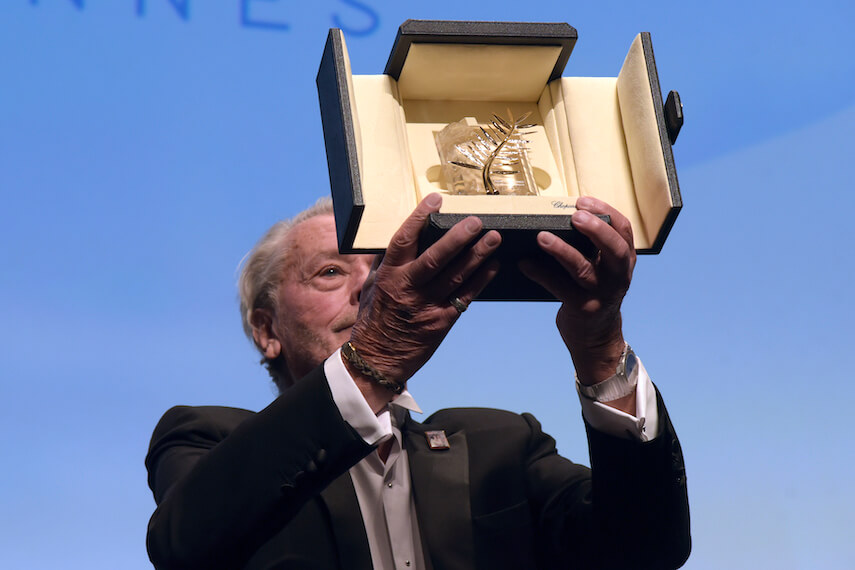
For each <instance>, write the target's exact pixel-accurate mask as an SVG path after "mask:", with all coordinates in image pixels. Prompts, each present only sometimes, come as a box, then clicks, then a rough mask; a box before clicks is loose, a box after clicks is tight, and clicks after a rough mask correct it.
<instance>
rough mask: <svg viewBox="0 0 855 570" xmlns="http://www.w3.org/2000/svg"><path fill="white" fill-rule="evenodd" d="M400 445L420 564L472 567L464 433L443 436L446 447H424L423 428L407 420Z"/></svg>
mask: <svg viewBox="0 0 855 570" xmlns="http://www.w3.org/2000/svg"><path fill="white" fill-rule="evenodd" d="M405 427H406V429H405V430H404V446H405V447H406V449H407V455H408V456H409V462H410V477H411V479H412V485H413V497H414V499H415V503H416V512H417V514H418V519H419V530H420V531H421V535H422V542H423V544H424V552H425V558H428V559H429V560H427V561H426V562H427V563H428V564H430V563H431V562H432V563H433V564H432V565H433V567H434V568H435V569H436V570H471V569H472V568H475V551H474V548H473V541H472V514H471V512H470V507H469V448H468V445H467V441H466V434H465V432H463V431H458V432H455V433H452V434H446V435H447V437H448V443H449V445H450V449H447V450H432V449H430V448H429V447H428V444H427V439H426V438H425V435H424V433H425V430H426V429H428V428H430V429H441V426H439V427H438V426H435V425H431V426H424V425H422V424H420V423H418V422H416V421H413V420H412V419H411V418H407V421H406V423H405Z"/></svg>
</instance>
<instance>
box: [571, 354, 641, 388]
mask: <svg viewBox="0 0 855 570" xmlns="http://www.w3.org/2000/svg"><path fill="white" fill-rule="evenodd" d="M636 384H638V358H637V357H636V356H635V353H634V352H633V351H632V347H630V346H629V345H628V344H627V345H626V347H624V349H623V352H622V353H621V355H620V360H619V361H618V365H617V369H616V370H615V374H614V376H610V377H609V378H606V379H605V380H603V381H602V382H597V383H596V384H592V385H590V386H586V385H584V384H581V383H580V382H579V377H578V376H577V377H576V385H577V387H578V389H579V393H580V394H582V395H583V396H585V397H586V398H588V399H589V400H596V401H597V402H611V401H612V400H617V399H618V398H623V397H624V396H628V395H629V394H632V391H633V390H635V386H636Z"/></svg>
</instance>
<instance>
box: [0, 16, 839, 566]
mask: <svg viewBox="0 0 855 570" xmlns="http://www.w3.org/2000/svg"><path fill="white" fill-rule="evenodd" d="M406 18H435V19H477V20H529V21H567V22H569V23H570V24H572V25H573V26H575V27H576V28H577V29H578V31H579V42H578V43H577V46H576V49H575V51H574V53H573V56H572V57H571V59H570V62H569V64H568V66H567V69H566V71H565V74H567V75H580V76H584V75H601V76H602V75H605V76H614V75H616V74H617V71H618V70H619V68H620V65H621V63H622V61H623V58H624V56H625V55H626V51H627V49H628V47H629V44H630V42H631V40H632V39H633V37H634V36H635V34H636V33H638V32H640V31H643V30H644V31H649V32H651V33H652V38H653V44H654V47H655V50H656V58H657V64H658V67H659V74H660V80H661V83H662V87H663V89H664V90H665V91H666V92H667V91H668V90H670V89H677V90H679V91H680V94H681V96H682V99H683V103H684V106H685V115H686V125H685V127H684V129H683V132H682V133H681V135H680V140H679V141H678V143H677V145H676V146H675V157H676V161H677V165H678V171H679V176H680V183H681V188H682V193H683V198H684V203H685V207H684V209H683V211H682V213H681V214H680V216H679V218H678V220H677V223H676V226H675V227H674V230H673V231H672V233H671V236H670V238H669V240H668V243H667V244H666V246H665V248H664V250H663V252H662V254H661V255H659V256H652V257H643V258H642V259H641V260H640V261H639V264H638V267H637V270H636V274H635V280H634V283H633V287H632V290H631V291H630V294H629V296H628V298H627V300H626V303H625V310H624V316H625V333H626V337H627V339H628V340H629V341H630V342H631V343H632V344H633V346H634V348H635V349H636V350H637V352H638V353H639V355H640V356H641V357H642V359H643V360H644V362H645V364H646V366H647V368H648V370H649V371H650V373H651V375H652V376H653V378H654V381H655V382H656V383H657V385H658V386H659V388H660V389H661V391H662V393H663V395H664V397H665V399H666V402H667V404H668V406H669V410H670V412H671V416H672V419H673V421H674V423H675V425H676V426H677V429H678V432H679V434H680V436H681V439H682V442H683V446H684V450H685V454H686V463H687V469H688V481H689V490H690V499H691V507H692V522H693V537H694V551H693V554H692V558H691V559H690V561H689V562H688V564H687V566H686V567H687V568H693V569H707V568H708V569H720V568H746V569H753V568H761V567H764V568H784V569H787V568H852V567H855V548H853V547H852V541H851V536H852V529H853V528H855V493H853V491H852V485H851V482H852V476H851V470H852V468H853V466H855V451H853V445H852V439H851V435H850V434H851V427H852V422H851V420H850V415H851V414H850V412H851V408H852V402H853V400H855V387H853V384H855V383H853V381H852V364H851V363H852V348H851V347H852V340H853V334H852V332H851V323H852V320H853V318H855V307H853V300H852V297H853V296H852V293H851V290H850V289H851V283H852V282H853V277H855V275H853V268H852V265H853V253H852V248H851V245H850V244H851V243H852V241H853V238H855V231H853V224H852V223H851V220H850V217H851V212H852V209H853V206H855V199H853V187H852V184H851V182H850V181H849V176H848V175H847V174H846V168H848V167H849V166H850V165H851V164H852V162H853V158H855V153H853V150H855V149H853V143H852V133H853V132H855V80H853V75H855V63H853V58H851V56H850V53H849V52H850V49H849V48H850V44H851V26H852V23H853V22H855V8H853V4H852V3H851V2H848V1H836V2H835V1H831V0H816V1H813V2H769V1H762V2H757V3H749V2H745V1H740V2H737V1H732V0H726V1H719V2H716V3H704V4H700V3H698V4H692V5H688V3H684V4H679V3H673V2H660V1H649V2H615V1H601V2H596V3H594V2H591V3H587V4H584V5H583V4H582V3H579V5H575V6H574V5H573V4H572V3H570V4H568V3H567V2H557V1H556V2H552V1H549V2H546V1H544V2H537V3H532V2H519V1H513V2H511V1H505V0H501V1H496V2H491V3H489V4H488V5H484V6H482V5H481V3H476V2H460V1H459V0H456V1H453V2H452V1H447V0H434V1H431V2H419V3H412V4H411V5H410V4H409V3H407V2H385V1H382V0H359V1H357V0H317V1H315V2H311V3H304V2H296V1H293V0H282V1H277V0H220V1H213V0H209V1H207V2H202V1H199V0H111V1H108V0H4V1H3V2H2V5H0V54H2V55H0V197H2V200H0V299H2V300H0V347H2V348H0V405H2V412H0V457H2V469H0V567H3V568H87V569H88V568H105V569H112V568H130V569H132V568H147V567H148V561H147V557H146V553H145V545H144V537H145V529H146V523H147V521H148V518H149V516H150V514H151V512H152V510H153V508H154V502H153V500H152V498H151V495H150V493H149V491H148V489H147V488H146V481H145V469H144V467H143V457H144V455H145V452H146V448H147V445H148V438H149V436H150V433H151V430H152V429H153V427H154V425H155V423H156V422H157V420H158V418H159V417H160V415H161V414H162V413H163V412H164V411H165V410H166V409H167V408H168V407H170V406H172V405H174V404H178V403H183V404H223V405H232V406H241V407H248V408H252V409H260V408H262V407H264V406H265V405H266V404H267V403H268V402H269V401H270V400H271V399H272V398H273V395H274V393H273V389H272V387H271V385H270V383H269V381H268V379H267V377H266V374H265V373H264V371H263V370H262V369H261V368H260V367H259V366H258V365H257V356H256V355H255V354H254V352H253V350H252V348H251V346H250V344H249V343H248V342H247V341H246V340H245V338H244V337H243V336H242V332H241V329H240V324H239V315H238V310H237V302H236V293H235V281H236V275H237V274H236V268H237V266H238V263H239V261H240V259H241V258H242V256H243V255H244V254H245V253H246V251H247V250H248V249H249V248H250V247H251V246H252V245H253V243H254V242H255V240H256V239H257V238H258V237H259V236H260V235H261V233H262V232H263V231H264V230H265V229H266V228H267V227H268V226H269V225H270V224H272V223H273V222H274V221H275V220H277V219H279V218H282V217H287V216H290V215H293V214H294V213H296V212H297V211H299V210H300V209H302V208H304V207H306V206H308V205H309V204H311V203H312V202H314V200H315V199H316V197H318V196H320V195H322V194H325V193H327V192H328V191H329V190H328V179H327V171H326V161H325V156H324V150H323V140H322V133H321V126H320V120H319V114H318V106H317V95H316V91H315V85H314V77H315V73H316V71H317V65H318V63H319V61H320V55H321V51H322V49H323V44H324V41H325V38H326V33H327V29H328V28H329V27H331V26H340V27H343V28H345V29H346V33H347V38H348V47H349V49H350V55H351V59H352V63H353V70H354V73H358V74H374V73H381V72H382V70H383V67H384V65H385V61H386V57H387V55H388V53H389V50H390V48H391V44H392V41H393V39H394V35H395V32H396V29H397V26H398V25H399V24H400V23H401V22H402V21H403V20H405V19H406ZM846 38H850V40H846ZM556 308H557V307H556V305H554V304H523V303H517V304H514V303H504V304H495V303H494V304H484V303H480V304H475V305H474V306H473V307H472V308H471V310H470V311H469V312H467V313H466V315H465V318H462V319H461V320H460V322H459V323H458V326H457V327H456V328H455V329H454V330H453V331H452V333H451V335H450V336H449V337H448V339H447V340H446V342H445V344H444V345H443V346H442V348H441V349H440V350H439V351H438V353H437V354H436V356H435V357H434V359H433V360H431V362H430V363H429V364H428V365H427V366H426V367H425V369H424V370H423V371H422V372H421V373H419V375H417V376H416V377H415V378H414V379H413V381H412V383H411V385H412V389H413V391H414V393H415V394H416V396H417V398H418V400H419V403H420V404H421V406H422V407H423V408H424V409H425V410H426V411H432V410H435V409H438V408H440V407H444V406H449V405H484V406H496V407H501V408H507V409H511V410H515V411H531V412H534V413H535V414H536V415H537V416H538V417H539V418H540V419H541V420H542V422H543V424H544V425H545V427H546V429H547V430H548V431H550V432H551V433H552V434H553V435H554V436H555V437H556V439H557V440H558V442H559V449H560V451H561V452H562V453H563V454H564V455H567V456H568V457H570V458H573V459H577V460H579V461H583V462H587V449H586V443H585V438H584V433H583V428H582V423H581V418H580V414H579V410H578V403H577V401H576V396H575V393H574V391H573V388H572V383H571V379H572V369H571V366H570V359H569V357H568V356H567V354H566V352H565V351H564V349H563V346H562V344H561V341H560V339H559V337H558V334H557V332H555V330H554V324H553V319H554V313H555V310H556Z"/></svg>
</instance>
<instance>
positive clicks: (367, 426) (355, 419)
mask: <svg viewBox="0 0 855 570" xmlns="http://www.w3.org/2000/svg"><path fill="white" fill-rule="evenodd" d="M324 374H325V375H326V377H327V383H328V384H329V387H330V392H332V397H333V402H335V405H336V407H337V408H338V411H339V413H340V414H341V417H342V418H344V421H346V422H347V423H348V424H350V427H352V428H353V429H355V430H356V433H358V434H359V436H360V437H361V438H362V439H363V440H365V443H367V444H368V445H377V444H379V443H380V442H382V441H383V440H386V439H388V438H390V437H392V418H391V416H390V414H389V410H388V408H387V409H386V410H384V411H383V412H381V413H380V414H377V415H374V412H373V411H372V410H371V406H369V405H368V402H367V401H366V400H365V397H363V395H362V392H360V391H359V388H357V387H356V384H355V383H354V382H353V378H351V377H350V374H349V373H348V372H347V368H345V366H344V361H342V359H341V349H338V350H336V351H335V352H334V353H333V354H332V356H330V357H329V358H327V359H326V361H324Z"/></svg>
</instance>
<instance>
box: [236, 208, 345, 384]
mask: <svg viewBox="0 0 855 570" xmlns="http://www.w3.org/2000/svg"><path fill="white" fill-rule="evenodd" d="M332 213H333V204H332V200H331V199H330V198H329V197H324V198H320V199H319V200H318V201H317V202H316V203H315V205H314V206H312V207H311V208H309V209H307V210H303V211H302V212H300V213H299V214H297V215H296V216H294V217H293V218H291V219H290V220H281V221H279V222H276V223H275V224H273V226H272V227H271V228H270V229H269V230H267V233H265V234H264V236H262V238H261V239H260V240H258V243H256V244H255V247H253V248H252V250H250V252H249V253H247V254H246V255H245V256H244V258H243V260H242V261H241V268H240V277H239V278H238V295H239V296H240V316H241V322H242V324H243V332H244V334H246V336H247V337H248V338H249V340H250V341H251V342H252V343H253V345H255V347H256V348H257V349H258V350H259V352H261V353H262V359H261V362H262V364H264V365H266V366H267V371H268V372H269V373H270V377H271V378H273V381H274V382H275V383H276V385H277V387H278V388H279V390H280V391H282V390H283V389H284V388H285V387H286V386H288V385H290V384H291V381H292V378H291V374H290V372H288V365H287V363H286V362H285V357H284V355H283V354H282V353H280V355H279V357H277V358H276V359H275V360H269V359H268V358H267V357H265V356H264V352H263V350H262V349H261V347H259V346H258V345H257V344H256V343H255V339H254V338H253V336H252V312H253V311H254V310H255V309H267V310H268V311H270V312H271V313H272V315H273V318H274V319H275V318H276V315H277V314H278V310H279V306H278V298H279V295H278V293H279V284H280V283H281V281H282V275H283V273H284V271H285V270H286V265H287V263H288V253H289V247H290V244H289V243H288V239H287V238H288V236H289V234H290V233H291V230H292V229H294V227H295V226H297V225H298V224H300V223H302V222H305V221H306V220H308V219H310V218H314V217H315V216H323V215H328V214H332Z"/></svg>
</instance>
